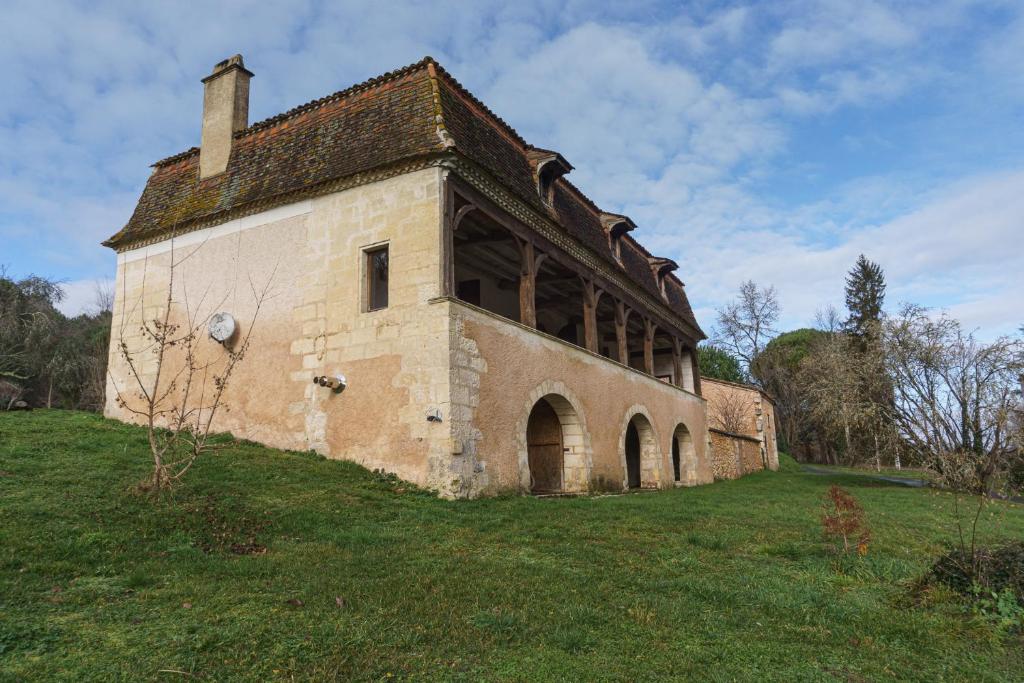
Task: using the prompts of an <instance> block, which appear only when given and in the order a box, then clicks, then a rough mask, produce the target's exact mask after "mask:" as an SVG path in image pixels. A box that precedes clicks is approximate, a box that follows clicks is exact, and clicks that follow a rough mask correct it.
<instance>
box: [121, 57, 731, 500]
mask: <svg viewBox="0 0 1024 683" xmlns="http://www.w3.org/2000/svg"><path fill="white" fill-rule="evenodd" d="M252 77H253V74H252V73H251V72H250V71H248V70H247V69H246V68H245V66H244V64H243V61H242V58H241V57H240V56H235V57H233V58H231V59H229V60H225V61H224V62H221V63H220V64H218V65H216V67H215V68H214V70H213V73H211V74H210V75H209V76H207V77H206V78H205V79H203V84H204V87H205V96H204V101H203V115H202V129H201V146H200V147H199V148H192V149H189V150H187V151H185V152H183V153H181V154H177V155H175V156H172V157H169V158H167V159H164V160H162V161H159V162H157V163H156V164H154V170H153V173H152V175H151V176H150V178H149V181H148V182H147V184H146V187H145V189H144V191H143V193H142V196H141V198H140V199H139V203H138V206H137V207H136V209H135V211H134V213H133V215H132V216H131V218H130V220H129V221H128V223H127V225H125V227H124V228H123V229H122V230H121V231H119V232H118V233H117V234H115V235H113V236H112V237H111V238H110V239H109V240H107V241H106V242H105V243H104V244H106V245H107V246H109V247H111V248H113V249H115V250H116V251H117V264H118V266H117V280H116V290H117V293H116V301H115V306H114V325H113V334H112V342H111V365H110V367H111V373H110V380H109V382H108V392H107V395H108V403H107V407H106V414H107V415H109V416H112V417H117V418H120V419H130V418H131V414H130V413H129V412H128V411H126V410H125V408H124V407H123V405H121V404H120V403H119V402H118V401H117V400H116V396H118V394H119V393H120V394H121V395H122V396H130V394H131V386H130V385H131V376H130V374H129V372H128V368H127V366H126V363H125V361H124V359H123V358H121V357H120V354H119V353H117V352H116V349H117V347H118V345H119V344H120V343H121V341H122V340H123V341H124V343H125V344H126V345H128V346H129V347H132V348H134V347H137V346H138V345H139V344H140V343H142V341H141V339H140V335H139V332H138V328H139V321H140V320H141V319H142V317H143V316H145V317H146V319H150V318H152V317H153V316H155V315H157V314H159V312H160V311H161V310H162V308H163V306H164V302H165V301H166V300H167V292H168V287H169V283H170V282H172V279H171V274H172V272H173V287H172V292H173V296H172V299H173V304H172V306H171V308H172V314H173V316H174V317H175V318H176V319H182V320H184V319H185V318H186V317H187V318H188V319H192V320H195V319H197V318H203V317H204V316H210V315H211V314H213V313H215V312H224V313H227V314H229V315H230V316H231V317H232V319H233V320H234V321H236V322H237V324H238V325H239V326H241V327H243V328H245V327H246V326H248V325H249V324H251V323H252V324H254V327H253V335H252V340H251V346H250V348H249V350H248V352H247V355H246V358H245V360H244V361H243V362H242V363H241V364H240V365H239V366H238V369H237V372H236V374H235V375H234V376H233V378H232V380H231V384H230V387H229V389H228V392H227V395H226V397H225V402H226V405H228V406H230V410H229V411H227V412H222V413H219V414H218V417H217V421H216V428H217V429H218V430H225V431H231V432H232V433H234V434H235V435H236V436H239V437H245V438H249V439H252V440H256V441H259V442H262V443H265V444H268V445H272V446H275V447H281V448H287V449H297V450H307V449H313V450H316V451H318V452H320V453H323V454H325V455H327V456H329V457H332V458H344V459H348V460H353V461H356V462H358V463H361V464H363V465H365V466H366V467H369V468H381V469H384V470H387V471H389V472H393V473H395V474H397V475H398V476H400V477H402V478H404V479H407V480H410V481H413V482H415V483H417V484H420V485H423V486H428V487H431V488H434V489H436V490H438V491H439V492H440V493H441V494H442V495H446V496H453V497H468V496H477V495H485V494H493V493H498V492H502V491H508V490H516V491H522V492H536V493H543V492H582V491H593V490H614V491H620V490H624V489H630V488H663V487H670V486H674V485H694V484H701V483H706V482H710V481H712V478H713V476H712V468H711V463H710V460H709V458H708V456H707V447H708V424H707V417H706V405H705V400H704V398H702V396H701V390H702V382H701V379H700V376H699V373H698V370H697V364H696V355H695V348H696V344H697V343H698V341H699V340H701V339H702V338H704V334H703V332H702V331H701V329H700V327H699V326H698V324H697V322H696V320H695V319H694V315H693V312H692V310H691V308H690V305H689V303H688V301H687V296H686V292H685V289H684V286H683V283H682V281H681V280H680V279H679V278H678V277H677V276H676V274H675V271H676V269H677V266H676V264H675V263H674V262H673V261H671V260H670V259H667V258H661V257H658V256H655V255H653V254H651V253H649V252H648V251H647V250H645V249H644V248H643V247H642V246H641V245H640V244H639V243H638V242H637V241H636V240H634V239H633V237H632V235H631V233H632V231H633V230H634V229H635V228H636V226H635V225H634V223H633V221H631V220H630V219H629V218H628V217H627V216H621V215H616V214H613V213H609V212H606V211H602V210H601V209H600V208H599V207H597V206H596V205H595V204H594V203H593V202H592V201H591V200H590V199H588V198H587V197H586V196H585V195H584V194H583V193H582V192H581V191H580V190H579V189H577V188H576V187H575V186H574V185H573V184H572V183H570V182H569V180H568V179H567V178H566V176H567V174H569V172H570V171H571V170H572V165H571V164H570V163H569V162H568V161H567V160H566V159H565V158H564V157H563V156H562V155H561V154H559V153H558V152H555V151H552V150H547V149H541V148H538V147H534V146H533V145H530V144H529V143H527V142H526V141H525V140H523V138H522V137H520V135H519V134H518V133H516V131H515V130H513V129H512V128H511V127H510V126H509V125H508V124H506V123H505V122H504V121H502V120H501V119H500V118H498V117H497V116H496V115H495V114H494V113H493V112H491V111H490V110H489V109H488V108H487V107H486V106H485V105H484V104H483V103H481V102H480V101H479V100H478V99H476V98H475V97H474V96H473V95H472V94H471V93H470V92H468V91H467V90H466V89H465V88H463V87H462V86H461V85H460V84H459V83H458V82H457V81H456V80H455V79H454V78H453V77H452V76H451V75H449V74H448V73H447V72H446V71H445V70H444V69H443V68H442V67H441V66H440V65H439V64H437V63H436V62H435V61H433V60H432V59H430V58H426V59H424V60H422V61H420V62H418V63H416V64H413V65H411V66H408V67H405V68H403V69H399V70H397V71H393V72H391V73H388V74H385V75H383V76H380V77H377V78H374V79H371V80H369V81H366V82H365V83H361V84H359V85H355V86H353V87H350V88H348V89H346V90H343V91H340V92H337V93H334V94H333V95H328V96H327V97H324V98H322V99H319V100H315V101H313V102H310V103H308V104H304V105H302V106H299V107H296V108H295V109H292V110H290V111H288V112H285V113H283V114H280V115H278V116H274V117H272V118H270V119H267V120H265V121H261V122H259V123H255V124H251V125H250V124H249V123H248V95H249V82H250V79H251V78H252ZM172 263H174V264H175V265H174V268H173V269H172V268H171V264H172ZM264 283H265V284H266V285H267V286H269V288H270V292H271V296H269V297H268V298H267V299H266V300H265V301H263V303H262V306H261V308H260V310H259V314H258V316H257V315H256V310H255V309H256V297H255V295H254V292H255V290H256V289H257V288H258V286H262V285H263V284H264ZM179 309H180V310H179ZM254 320H255V322H254ZM206 341H208V344H206V346H207V347H208V349H206V350H205V351H204V353H207V354H210V357H211V358H215V357H216V354H218V353H220V354H223V352H224V351H223V349H222V348H220V346H219V345H218V344H217V343H216V342H215V341H214V340H213V339H210V340H204V342H206ZM133 345H134V346H133ZM147 372H148V373H149V375H146V373H147ZM154 372H155V370H154V366H152V363H151V362H150V365H149V366H146V367H144V368H143V374H144V375H146V376H152V374H153V373H154ZM316 377H328V378H337V379H336V380H334V381H336V382H337V383H338V384H339V386H338V387H337V389H341V388H342V383H343V390H335V389H332V388H331V387H330V386H321V385H319V384H316V383H314V381H313V380H314V378H316Z"/></svg>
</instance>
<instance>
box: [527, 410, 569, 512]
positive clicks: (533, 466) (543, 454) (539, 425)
mask: <svg viewBox="0 0 1024 683" xmlns="http://www.w3.org/2000/svg"><path fill="white" fill-rule="evenodd" d="M526 451H527V458H528V461H529V466H530V492H531V493H555V492H558V491H561V490H562V475H563V453H564V445H563V439H562V424H561V422H560V421H559V419H558V413H556V412H555V409H554V407H552V405H551V404H550V403H549V402H548V401H547V400H546V399H543V398H542V399H540V400H539V401H537V403H536V404H535V405H534V406H533V410H531V411H530V419H529V421H528V422H527V423H526Z"/></svg>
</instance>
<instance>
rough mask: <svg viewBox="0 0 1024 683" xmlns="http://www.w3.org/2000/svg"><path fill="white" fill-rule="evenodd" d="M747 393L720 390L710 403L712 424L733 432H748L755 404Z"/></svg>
mask: <svg viewBox="0 0 1024 683" xmlns="http://www.w3.org/2000/svg"><path fill="white" fill-rule="evenodd" d="M745 393H746V392H741V391H729V390H725V391H720V392H718V393H717V395H716V397H715V400H714V401H713V402H709V403H708V408H709V409H710V413H711V420H712V424H714V425H715V426H716V427H718V429H721V430H722V431H726V432H729V433H731V434H747V433H748V431H749V430H748V427H749V425H750V421H751V416H752V415H753V414H754V406H753V402H752V401H750V399H748V398H747V397H746V396H745V395H744V394H745Z"/></svg>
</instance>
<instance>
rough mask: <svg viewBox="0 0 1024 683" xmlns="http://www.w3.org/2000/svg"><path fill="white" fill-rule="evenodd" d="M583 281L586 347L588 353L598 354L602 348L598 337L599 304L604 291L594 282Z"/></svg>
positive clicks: (584, 338)
mask: <svg viewBox="0 0 1024 683" xmlns="http://www.w3.org/2000/svg"><path fill="white" fill-rule="evenodd" d="M581 279H582V278H581ZM582 281H583V340H584V345H585V347H586V349H587V350H588V351H593V352H594V353H597V352H598V351H599V350H600V348H601V344H600V341H599V340H598V336H597V304H598V303H599V302H600V301H601V295H602V294H604V290H603V289H599V288H598V287H596V286H595V285H594V281H593V280H587V279H582Z"/></svg>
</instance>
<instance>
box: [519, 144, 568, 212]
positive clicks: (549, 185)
mask: <svg viewBox="0 0 1024 683" xmlns="http://www.w3.org/2000/svg"><path fill="white" fill-rule="evenodd" d="M527 157H528V158H529V160H530V163H531V164H532V165H533V173H534V176H535V177H536V178H537V193H538V194H539V195H540V198H541V199H542V200H543V201H544V203H545V204H547V205H548V206H551V205H552V204H553V203H554V196H555V181H556V180H558V179H559V178H561V177H562V176H564V175H565V174H566V173H568V172H569V171H571V170H572V164H570V163H569V162H568V161H566V160H565V157H563V156H562V155H561V154H559V153H558V152H552V151H551V150H549V149H540V148H538V147H533V148H531V149H530V150H529V151H528V152H527Z"/></svg>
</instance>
